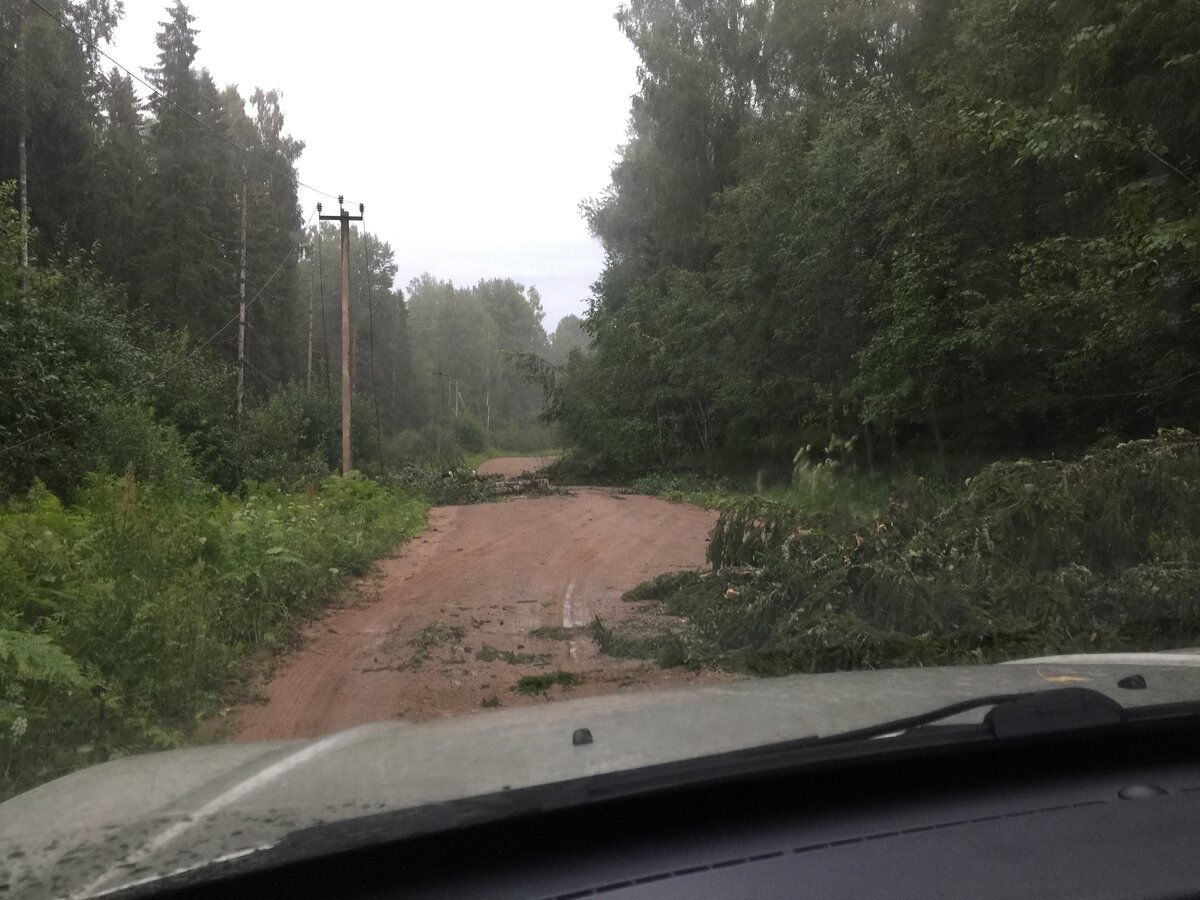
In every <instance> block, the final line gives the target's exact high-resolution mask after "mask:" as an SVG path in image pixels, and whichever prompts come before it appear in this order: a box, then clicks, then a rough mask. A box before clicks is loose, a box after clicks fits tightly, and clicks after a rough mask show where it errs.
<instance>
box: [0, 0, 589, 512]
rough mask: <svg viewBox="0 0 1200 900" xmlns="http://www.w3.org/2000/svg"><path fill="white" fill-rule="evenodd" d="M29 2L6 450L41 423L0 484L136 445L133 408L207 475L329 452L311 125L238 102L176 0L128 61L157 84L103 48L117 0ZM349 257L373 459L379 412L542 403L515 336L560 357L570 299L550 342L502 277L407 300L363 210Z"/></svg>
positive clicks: (19, 77) (531, 306)
mask: <svg viewBox="0 0 1200 900" xmlns="http://www.w3.org/2000/svg"><path fill="white" fill-rule="evenodd" d="M42 5H43V6H45V7H46V10H48V11H49V13H50V15H47V13H46V12H45V11H43V10H41V9H39V8H38V7H37V6H35V5H33V4H31V3H28V2H24V0H22V2H16V3H5V4H3V5H2V7H0V135H2V136H3V137H2V139H0V185H3V188H2V190H0V193H2V197H0V200H2V205H3V206H4V208H5V209H4V216H3V223H4V234H3V235H2V236H0V237H2V243H3V246H2V247H0V252H2V255H3V258H2V259H0V269H2V272H0V276H2V277H0V295H2V296H0V303H3V306H4V310H3V316H4V317H3V319H2V320H0V447H11V446H13V445H16V444H20V442H22V441H26V440H28V439H30V438H32V437H34V436H36V435H39V434H41V433H43V432H44V431H46V430H47V429H57V430H55V431H54V432H53V433H52V434H51V435H50V436H48V437H47V438H45V439H39V440H37V441H36V442H34V443H31V444H29V445H28V446H27V447H26V446H25V445H24V444H21V447H20V451H19V452H10V453H6V454H5V455H4V456H3V457H2V458H0V490H2V489H7V490H14V489H21V488H23V487H25V486H27V485H28V484H29V483H30V480H31V479H32V478H33V477H35V476H40V477H43V478H44V479H48V480H49V481H50V482H51V483H52V484H54V485H56V486H58V487H65V486H67V485H70V484H72V483H74V482H75V481H77V480H78V479H79V478H81V477H82V474H83V472H85V471H87V470H88V469H89V468H93V467H100V468H116V469H117V470H118V471H120V470H121V469H122V467H123V466H124V465H126V464H128V463H129V462H130V461H131V460H132V459H133V457H135V456H144V455H145V454H144V453H143V452H142V450H144V449H145V448H142V450H136V447H135V445H136V444H137V439H136V438H135V437H134V433H135V432H136V433H140V432H138V430H137V429H133V431H132V432H131V431H130V430H129V429H128V428H122V427H120V426H119V425H118V424H116V423H117V422H119V421H124V420H125V419H127V418H128V416H130V415H135V416H139V417H141V420H144V421H143V425H145V426H146V427H147V428H151V429H154V428H160V427H161V428H170V429H173V430H174V431H175V432H177V433H178V435H179V437H180V438H181V440H182V441H183V442H184V445H185V446H186V450H187V452H188V453H190V454H191V455H192V456H193V457H194V458H195V459H197V460H199V461H200V468H201V470H202V472H203V474H205V475H206V476H207V477H209V478H210V479H211V480H214V481H216V482H217V483H219V484H223V485H233V484H236V483H237V481H238V480H239V478H241V477H248V476H250V475H253V476H254V477H259V478H261V477H267V476H269V475H272V474H273V470H272V467H273V466H276V467H277V468H278V467H279V466H282V467H283V469H286V470H287V471H289V472H292V473H293V474H295V473H297V472H299V471H300V470H302V469H304V468H305V467H306V466H308V467H310V468H311V467H313V466H318V467H319V466H329V465H334V464H336V462H337V452H336V447H337V442H336V434H335V432H336V429H337V422H338V416H339V414H340V413H339V408H340V407H339V403H340V401H339V397H338V395H339V391H338V383H339V379H340V347H341V325H340V322H341V320H340V313H339V302H340V291H341V288H340V270H339V262H340V258H339V249H340V248H339V238H338V232H337V229H336V227H334V226H332V225H330V224H328V223H327V224H325V227H324V229H322V230H319V229H318V228H317V226H316V220H315V218H312V217H311V216H310V213H311V212H312V210H311V209H309V208H307V206H306V207H305V208H304V209H302V208H301V204H300V202H299V199H298V182H297V169H296V165H297V161H298V160H299V158H300V155H301V152H302V150H303V149H304V143H303V142H302V141H300V140H297V139H295V138H294V137H292V136H291V135H290V134H288V133H287V130H286V128H285V123H284V114H283V109H282V105H281V98H280V95H279V93H278V92H277V91H274V90H264V89H262V88H256V89H255V90H254V92H253V93H252V94H251V95H250V97H249V98H248V99H247V98H246V97H245V96H244V95H243V94H242V93H241V92H240V90H239V88H238V87H237V86H236V85H229V86H226V87H224V88H221V87H219V86H218V82H217V81H216V80H215V78H214V76H213V74H212V73H210V72H209V71H208V70H207V69H204V68H197V66H196V64H195V60H196V55H197V52H198V48H199V44H198V36H199V31H198V30H197V28H196V27H195V22H194V17H193V16H192V15H191V14H190V13H189V11H188V9H187V7H186V6H185V5H184V3H183V2H181V0H176V2H174V3H173V5H171V6H170V7H169V8H167V9H166V11H165V18H164V20H163V21H162V22H161V23H160V30H159V32H158V35H157V38H156V44H157V49H158V53H157V60H156V65H155V66H153V67H152V68H149V69H146V70H144V71H143V77H144V78H145V80H146V81H148V82H149V83H150V84H151V85H152V86H153V87H154V89H155V91H156V93H154V94H153V95H152V96H150V97H149V99H143V97H142V96H140V95H139V91H140V93H141V94H146V93H148V92H147V91H145V90H144V89H142V88H139V87H138V86H137V85H136V83H135V81H134V79H132V78H131V77H130V76H129V75H127V74H125V73H124V72H122V71H121V70H120V69H119V68H117V67H112V68H106V65H107V62H106V60H105V59H104V58H103V57H102V56H101V54H100V53H99V50H98V48H99V47H101V46H103V45H104V44H105V42H107V41H108V40H109V39H110V37H111V35H112V33H113V30H114V28H115V27H116V25H117V23H118V21H119V18H120V15H121V11H122V8H121V4H120V3H119V2H114V0H87V2H83V0H74V2H71V0H44V2H43V4H42ZM55 18H57V19H59V20H60V21H55ZM64 26H66V27H64ZM73 32H74V33H73ZM22 157H23V158H24V167H23V168H24V192H23V193H24V198H23V197H22V190H21V186H20V184H19V182H20V180H21V176H22ZM308 203H309V204H313V203H315V199H313V200H310V201H308ZM325 205H326V210H325V211H326V212H330V211H331V208H335V204H334V202H331V201H328V200H327V201H326V203H325ZM23 209H27V210H28V219H27V220H24V219H23V218H22V216H21V214H20V211H21V210H23ZM243 211H244V213H245V241H244V242H243V238H242V217H243ZM243 251H244V254H245V263H246V278H245V282H246V295H247V299H248V300H252V301H253V302H252V303H251V305H250V307H249V311H248V315H247V319H248V322H247V331H246V352H245V358H246V365H245V380H246V389H247V402H248V404H249V407H248V411H247V421H244V422H240V423H239V422H237V421H235V419H234V387H233V380H232V379H233V372H232V365H233V363H234V361H235V359H236V340H237V328H236V327H229V328H226V329H225V330H224V331H223V332H221V333H220V334H219V335H218V331H220V329H221V328H222V327H223V326H226V325H227V324H228V323H229V322H230V321H231V319H233V318H234V317H235V316H236V315H237V311H238V304H239V288H240V263H241V258H242V253H243ZM26 252H27V253H28V255H29V258H30V260H31V262H30V264H29V266H28V267H27V268H26V267H24V266H23V264H22V261H23V258H24V256H25V253H26ZM351 269H352V271H351V286H352V292H353V301H354V304H353V309H354V316H353V321H352V328H353V334H352V357H351V363H352V370H353V388H354V393H355V395H356V397H357V398H359V399H358V400H356V405H357V404H358V403H359V402H361V403H362V404H363V405H364V411H363V414H362V415H361V416H360V417H359V421H360V423H361V424H362V426H363V430H364V434H363V436H362V438H361V441H362V453H361V454H360V456H359V458H360V459H363V460H365V461H372V462H374V463H375V464H379V463H380V462H381V460H379V459H378V458H377V457H378V455H379V448H381V447H382V446H383V442H382V441H380V440H379V439H378V435H374V436H373V435H372V434H371V433H369V432H373V431H374V429H376V427H377V426H378V428H379V429H380V430H382V431H383V432H384V434H385V435H387V434H393V433H396V432H399V431H401V430H404V429H409V430H412V429H421V428H423V427H430V426H431V425H434V424H436V423H438V422H440V421H442V420H443V419H445V418H447V410H449V411H450V413H449V415H455V414H457V415H458V416H460V417H461V416H471V417H473V418H474V419H477V420H478V421H479V422H480V423H482V427H483V429H484V430H485V431H487V430H488V429H490V428H491V427H492V426H494V425H496V424H497V423H502V422H513V421H522V422H527V421H531V420H533V419H535V418H536V417H537V415H538V414H539V412H540V411H541V407H542V402H541V397H540V394H539V393H538V392H537V391H536V389H535V388H533V387H531V386H529V385H528V384H526V383H525V382H524V380H523V379H522V378H521V377H520V376H519V375H518V371H517V368H516V366H515V364H514V362H513V355H512V354H513V353H514V352H517V351H520V352H529V353H535V354H537V355H538V356H539V357H543V358H546V359H556V358H565V354H566V352H567V350H568V349H569V347H568V344H569V345H570V347H574V346H580V345H581V344H583V343H585V342H586V336H585V335H583V332H582V330H581V329H580V328H579V322H578V319H574V317H568V319H574V327H573V328H572V325H571V323H570V322H568V323H567V324H566V326H565V328H566V331H564V335H565V336H564V337H563V339H562V340H555V339H554V338H553V337H551V336H548V335H547V334H546V332H545V330H544V329H543V327H542V316H543V312H542V308H541V301H540V298H539V297H538V294H537V291H536V289H535V288H532V287H530V288H526V287H525V286H523V285H520V284H517V283H515V282H513V281H511V280H493V281H483V282H480V283H479V284H478V285H476V286H474V287H469V288H460V287H456V286H454V285H452V284H449V283H445V282H440V281H437V280H436V279H434V278H433V277H431V276H428V275H426V276H423V277H421V278H419V279H417V280H415V281H414V282H413V283H412V284H411V285H410V286H409V294H410V296H409V298H408V299H407V301H406V299H405V297H404V295H403V293H402V292H401V291H400V290H398V289H396V288H395V286H394V281H395V278H396V274H397V264H396V259H395V253H394V251H393V250H392V248H391V247H390V246H389V244H388V243H387V242H385V241H383V240H381V239H380V238H379V237H377V236H376V235H374V234H371V233H369V232H366V231H363V230H361V229H357V228H356V229H355V230H354V233H353V235H352V246H351ZM214 336H215V338H214ZM210 338H214V339H213V340H212V341H211V343H209V344H208V345H207V346H204V347H203V348H202V349H201V347H200V345H201V344H202V342H205V341H207V340H209V339H210ZM556 347H557V349H556ZM192 354H194V355H192ZM185 357H186V360H185ZM172 366H174V368H172V369H171V371H170V372H169V373H168V375H167V376H166V377H164V378H161V379H157V380H154V381H153V383H146V382H147V379H152V378H154V376H155V375H156V373H158V372H160V371H162V370H163V369H166V368H168V367H172ZM439 373H442V374H439ZM451 380H453V383H454V390H455V393H454V394H450V393H448V391H449V385H450V383H451ZM133 409H136V410H138V412H136V413H133V412H131V411H130V410H133ZM106 417H107V419H111V420H112V421H108V424H104V422H105V421H106ZM64 423H65V424H64ZM127 424H128V423H127ZM101 432H103V433H104V434H107V435H109V437H111V438H112V439H113V440H114V441H116V442H117V444H119V445H120V448H118V447H117V446H115V445H114V446H108V444H107V443H106V441H107V439H105V438H102V437H101V436H100V434H101ZM142 436H143V437H146V435H145V434H143V435H142ZM485 436H486V435H485ZM118 438H119V440H118ZM147 440H149V438H147ZM255 442H257V444H255ZM110 443H111V442H110ZM151 443H153V441H151ZM410 443H411V442H410ZM251 444H255V446H254V447H251V446H250V445H251ZM105 446H108V449H106V450H104V451H103V452H101V451H100V449H98V448H101V447H105ZM288 447H290V448H291V449H290V450H286V448H288ZM280 448H284V450H281V449H280ZM110 451H111V452H110ZM285 451H286V452H285ZM281 453H282V456H280V454H281ZM105 454H107V455H105ZM289 454H290V455H289ZM250 456H253V457H255V459H254V460H249V459H248V457H250ZM284 457H288V458H290V459H292V460H293V462H295V461H296V460H299V459H304V460H307V462H306V463H305V464H304V465H302V466H299V468H297V467H296V466H295V465H292V466H290V467H289V466H287V465H284V463H283V462H282V460H283V458H284ZM141 461H142V463H143V468H146V467H147V466H148V463H146V461H145V460H144V459H142V460H141ZM274 474H279V473H274Z"/></svg>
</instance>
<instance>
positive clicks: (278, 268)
mask: <svg viewBox="0 0 1200 900" xmlns="http://www.w3.org/2000/svg"><path fill="white" fill-rule="evenodd" d="M314 215H316V209H314V210H313V211H312V213H310V214H309V216H308V220H307V221H306V222H305V223H304V228H307V227H308V224H309V223H310V222H312V219H313V216H314ZM301 230H303V229H301ZM303 241H304V238H303V237H301V238H300V240H298V241H296V243H295V244H293V245H292V248H291V249H290V250H288V252H287V254H286V255H285V256H284V257H283V259H281V260H280V261H279V265H278V266H276V267H275V271H274V272H272V273H271V277H270V278H268V279H267V280H266V283H264V284H263V286H262V287H260V288H259V289H258V292H257V293H255V295H254V296H253V297H251V298H250V300H249V302H248V303H246V309H247V310H249V309H250V307H251V306H253V305H254V304H255V303H256V302H257V301H258V299H259V298H260V297H261V296H262V295H263V294H264V293H266V290H267V288H269V287H270V286H271V282H272V281H274V280H275V279H276V277H278V275H279V273H280V272H282V271H283V267H284V266H286V265H287V261H288V260H289V259H291V257H292V254H293V253H295V252H296V251H297V250H298V249H300V246H301V244H302V243H303ZM239 316H240V312H239V313H235V314H234V316H233V318H231V319H230V320H229V321H228V322H226V323H225V324H224V325H222V326H221V327H220V328H218V329H217V330H216V331H214V332H213V333H212V334H211V335H209V337H208V338H207V339H206V340H205V341H204V342H203V343H201V344H198V345H197V346H196V347H194V348H193V349H192V351H191V352H190V353H188V354H187V355H186V356H183V357H180V358H179V359H177V360H176V361H175V362H173V363H171V365H169V366H167V367H166V368H165V369H163V370H162V371H160V372H158V373H156V374H154V375H152V376H150V377H149V378H147V379H146V380H145V381H143V382H141V383H140V384H136V385H134V386H133V387H131V388H130V389H129V390H127V391H125V392H124V393H122V394H118V395H117V396H116V397H115V398H113V399H114V402H120V401H122V400H126V399H128V398H129V397H132V396H133V395H134V394H137V393H140V392H141V391H144V390H145V389H146V388H148V387H150V386H151V385H153V384H156V383H157V382H159V381H161V380H162V378H163V376H164V375H168V374H170V373H171V372H173V371H175V370H176V369H178V368H179V367H180V366H182V365H183V364H184V363H186V362H188V361H189V360H191V359H194V358H195V357H196V355H197V354H199V353H200V351H201V350H203V349H204V348H206V347H208V346H209V345H210V344H211V343H212V342H213V341H215V340H216V339H217V338H219V337H220V336H221V335H222V334H224V333H225V331H227V330H228V329H229V327H230V326H231V325H233V323H234V322H236V321H237V320H238V318H239ZM82 418H83V416H82V415H78V416H72V417H71V418H69V419H64V420H63V421H61V422H59V423H58V424H57V425H55V426H54V427H53V428H47V429H46V430H45V431H41V432H38V433H37V434H35V435H32V436H30V437H27V438H25V439H24V440H20V441H17V442H16V443H15V444H9V445H8V446H6V447H0V456H3V455H5V454H7V453H12V452H13V451H15V450H20V449H21V448H22V447H27V446H29V445H30V444H32V443H34V442H35V441H39V440H41V439H42V438H44V437H49V436H50V435H52V434H54V433H55V432H57V431H61V430H62V429H64V428H66V427H67V426H68V425H73V424H75V423H76V422H78V421H80V420H81V419H82Z"/></svg>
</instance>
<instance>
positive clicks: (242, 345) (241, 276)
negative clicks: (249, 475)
mask: <svg viewBox="0 0 1200 900" xmlns="http://www.w3.org/2000/svg"><path fill="white" fill-rule="evenodd" d="M238 262H239V266H238V335H237V417H238V421H239V422H240V421H241V419H242V409H243V407H244V406H245V400H246V172H245V169H243V170H242V244H241V250H240V251H239V252H238Z"/></svg>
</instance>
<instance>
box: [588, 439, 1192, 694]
mask: <svg viewBox="0 0 1200 900" xmlns="http://www.w3.org/2000/svg"><path fill="white" fill-rule="evenodd" d="M708 552H709V562H710V564H711V570H710V571H708V572H684V573H678V574H671V575H665V576H662V577H661V578H658V579H655V580H654V581H653V582H649V583H647V584H644V585H641V586H639V587H638V588H635V589H634V590H633V591H631V592H630V593H629V594H628V595H627V596H626V598H627V599H629V600H636V601H640V602H647V601H653V602H655V603H657V604H660V605H661V608H662V609H663V611H665V612H667V613H670V614H671V615H673V616H677V617H681V618H682V619H683V620H684V621H685V622H686V624H685V625H681V626H678V627H673V628H670V629H664V630H662V632H661V633H659V634H652V635H646V634H644V633H643V634H637V633H633V634H629V633H627V628H618V629H616V630H615V631H611V632H610V631H607V630H606V629H603V626H601V627H600V629H599V630H598V629H597V628H596V627H595V626H594V627H593V633H594V635H595V636H596V637H597V641H598V643H599V644H600V646H601V648H602V649H604V650H606V651H607V652H610V653H613V654H615V655H630V656H642V657H656V658H659V659H660V662H663V663H664V664H679V663H688V664H693V665H700V664H707V665H718V666H721V667H725V668H732V669H736V670H740V671H745V672H751V673H756V674H771V675H774V674H783V673H789V672H824V671H832V670H839V669H858V668H882V667H894V666H915V665H949V664H960V663H981V662H996V661H1000V660H1005V659H1012V658H1018V657H1028V656H1037V655H1042V654H1053V653H1070V652H1082V651H1089V650H1097V651H1100V650H1107V651H1121V650H1153V649H1160V648H1170V647H1179V646H1185V645H1189V644H1192V643H1194V642H1196V641H1197V639H1200V439H1197V438H1196V437H1195V436H1194V435H1192V434H1189V433H1187V432H1183V431H1171V432H1164V433H1161V434H1160V435H1159V436H1158V437H1157V438H1155V439H1152V440H1143V441H1136V442H1131V443H1127V444H1123V445H1120V446H1118V447H1115V448H1111V449H1107V450H1102V451H1098V452H1096V453H1094V454H1092V455H1090V456H1087V457H1084V458H1082V459H1080V460H1078V461H1073V462H1063V461H1057V460H1053V461H1043V462H1030V461H1018V462H1002V463H995V464H993V465H990V466H987V467H985V468H984V469H982V470H981V471H980V472H979V473H978V474H977V475H976V476H975V477H974V478H972V479H970V480H969V482H968V483H967V484H966V486H965V487H964V488H963V489H962V490H961V492H959V493H958V494H957V495H956V496H953V497H951V498H950V499H946V496H945V494H941V493H938V492H937V491H935V490H933V489H931V488H930V486H929V485H928V484H926V483H925V482H923V481H921V480H919V479H911V480H909V481H908V482H905V483H902V484H900V485H898V486H897V488H896V489H895V490H894V491H893V492H892V494H891V496H890V497H889V499H888V500H887V502H886V504H885V505H884V506H883V508H882V509H881V511H880V513H879V515H878V516H867V515H861V514H859V515H852V514H848V513H846V512H844V511H843V512H840V513H835V512H826V513H805V512H802V511H800V510H797V509H796V508H795V507H793V506H790V505H786V504H781V503H774V502H771V501H768V500H765V499H762V498H751V499H745V500H742V501H740V502H738V503H735V504H731V505H730V506H729V507H728V508H727V509H725V511H724V512H723V513H722V515H721V518H720V519H719V521H718V523H717V525H716V526H715V528H714V529H713V533H712V537H711V540H710V543H709V551H708Z"/></svg>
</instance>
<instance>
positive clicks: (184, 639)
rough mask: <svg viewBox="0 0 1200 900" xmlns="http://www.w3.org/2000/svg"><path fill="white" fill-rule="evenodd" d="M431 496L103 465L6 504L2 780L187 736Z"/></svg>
mask: <svg viewBox="0 0 1200 900" xmlns="http://www.w3.org/2000/svg"><path fill="white" fill-rule="evenodd" d="M424 513H425V506H424V503H423V502H421V501H417V500H414V499H411V497H410V495H408V494H406V493H404V492H403V491H401V490H398V489H394V488H385V487H382V486H381V485H379V484H376V483H375V482H372V481H368V480H366V479H363V478H361V477H359V476H356V475H352V476H351V477H348V478H341V477H337V476H333V477H328V478H325V479H324V480H323V481H321V482H320V484H319V486H317V485H316V484H314V485H313V486H312V488H311V489H309V490H307V491H302V492H299V493H288V492H285V491H282V490H281V489H279V488H278V487H276V486H275V485H274V484H264V485H258V484H255V483H253V482H251V483H248V484H247V485H246V487H245V489H244V491H243V492H242V495H240V496H235V495H226V494H222V493H221V492H220V491H218V490H217V489H216V488H215V487H211V486H207V485H204V484H202V483H201V482H198V481H179V480H168V481H165V482H160V481H155V480H141V479H139V478H138V477H136V476H135V475H134V473H133V470H132V469H131V470H130V471H129V472H127V474H126V475H125V476H124V477H115V476H111V475H93V476H90V477H89V478H88V479H87V481H86V483H85V485H84V487H83V489H82V490H81V492H80V496H79V499H78V501H77V502H76V503H75V504H74V505H72V506H70V507H67V506H64V505H63V504H62V503H61V502H60V501H59V499H58V498H57V497H56V496H54V495H53V494H52V493H51V492H50V491H48V490H47V489H46V488H45V487H43V486H41V485H40V484H38V485H35V486H34V488H33V489H32V490H31V491H30V492H29V494H28V495H27V496H26V497H25V498H23V499H21V500H16V501H10V502H9V503H8V505H7V506H6V507H5V508H4V509H3V510H2V511H0V796H7V795H8V794H11V793H12V792H14V791H16V790H20V789H23V788H25V787H29V786H31V785H33V784H36V783H39V782H41V781H45V780H47V779H49V778H52V777H55V776H57V775H60V774H63V773H65V772H67V771H69V770H71V769H72V768H76V767H78V766H80V765H84V764H88V763H92V762H97V761H101V760H104V759H109V758H112V757H115V756H120V755H124V754H127V753H132V752H136V751H140V750H145V749H150V748H155V747H166V746H172V745H174V744H177V743H179V742H180V741H183V740H185V739H186V738H187V737H188V736H189V734H190V733H191V732H192V731H193V730H194V728H195V725H196V724H197V722H198V721H199V720H200V719H202V718H203V717H204V716H206V715H208V714H209V713H211V712H213V711H214V710H215V709H217V708H218V707H219V705H220V704H221V703H223V702H226V701H227V700H228V699H229V698H230V697H231V696H232V695H233V693H234V692H235V689H236V685H237V675H238V666H239V663H240V662H241V661H242V660H243V659H244V658H245V656H246V654H247V653H248V652H249V651H251V650H254V649H260V648H277V647H280V646H282V645H284V644H285V643H286V642H287V641H288V640H289V637H290V636H291V635H292V634H293V633H294V631H295V629H296V627H297V625H298V624H299V623H300V622H301V621H302V620H303V619H304V618H305V617H306V616H311V615H312V614H314V613H315V612H317V611H318V610H319V609H320V607H321V605H322V604H323V603H324V602H325V601H326V600H328V599H329V597H330V596H331V595H332V593H333V592H334V590H335V589H336V588H337V587H339V586H340V585H341V584H342V583H343V581H344V578H345V577H346V576H347V575H353V574H360V573H363V572H365V571H366V570H367V569H368V567H369V566H370V565H371V563H372V561H373V560H375V559H377V558H379V557H380V556H383V555H386V554H387V553H388V552H389V551H390V550H391V549H392V548H393V547H394V546H395V545H396V544H397V543H399V542H400V541H402V540H404V539H405V538H407V537H410V536H412V535H413V534H415V533H416V532H417V531H419V530H420V528H421V527H422V525H423V523H424Z"/></svg>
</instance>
